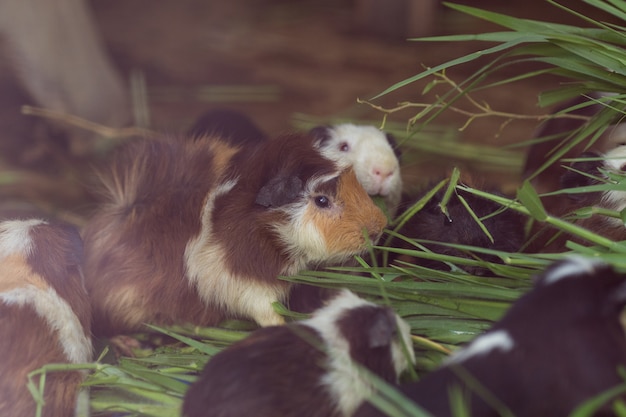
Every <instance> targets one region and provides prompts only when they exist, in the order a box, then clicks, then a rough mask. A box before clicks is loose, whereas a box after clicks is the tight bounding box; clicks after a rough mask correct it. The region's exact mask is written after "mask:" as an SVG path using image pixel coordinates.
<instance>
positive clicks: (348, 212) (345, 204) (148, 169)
mask: <svg viewBox="0 0 626 417" xmlns="http://www.w3.org/2000/svg"><path fill="white" fill-rule="evenodd" d="M316 142H317V139H315V138H313V137H311V136H309V135H284V136H279V137H277V138H275V139H272V140H267V141H264V142H262V143H261V144H259V145H258V146H255V147H252V148H249V147H243V148H241V147H238V146H234V145H233V144H232V143H230V142H229V141H228V140H222V139H220V138H218V137H214V138H212V139H211V140H209V138H205V139H204V140H201V141H158V140H150V139H146V140H141V141H133V142H132V143H129V144H128V145H127V146H125V147H122V148H121V149H120V150H119V152H117V154H116V155H115V156H114V157H113V160H112V162H111V163H110V165H109V167H108V168H106V169H105V170H104V171H102V173H101V178H102V181H103V184H104V186H105V190H104V192H105V201H104V203H103V204H101V205H100V207H99V209H97V210H96V211H95V213H94V215H93V216H92V218H91V219H90V220H89V221H88V223H87V225H86V226H85V228H84V232H83V233H84V240H85V278H86V282H87V290H88V292H89V294H90V297H91V301H92V306H93V315H94V332H95V333H96V334H101V335H105V336H106V335H115V334H119V333H126V332H133V331H137V330H141V329H142V326H143V324H144V323H153V324H161V325H164V324H172V323H184V322H187V323H193V324H197V325H205V326H208V325H215V324H217V323H219V322H220V321H221V320H223V319H224V318H228V317H239V318H248V319H252V320H254V321H256V322H257V323H258V324H259V325H261V326H268V325H276V324H282V323H283V318H282V317H281V316H280V315H279V314H277V313H276V312H275V311H274V309H273V307H272V303H273V302H275V301H282V302H287V301H288V298H289V292H290V287H291V285H290V284H289V283H288V282H286V281H284V280H279V279H277V278H278V277H279V276H289V275H293V274H296V273H297V272H299V271H301V270H303V269H310V268H313V267H317V266H323V265H327V264H338V263H342V262H344V261H347V260H349V259H351V258H352V256H354V255H355V254H359V253H362V252H364V251H365V250H366V249H367V247H368V245H369V244H370V240H372V241H376V240H377V239H378V238H379V237H380V235H381V233H382V230H383V228H384V227H385V226H386V218H385V216H384V214H383V213H382V211H381V210H380V209H379V208H378V207H376V205H375V204H374V203H373V201H372V200H371V199H370V197H369V196H368V195H367V193H366V192H365V190H364V189H363V187H362V186H361V185H360V184H359V182H358V181H357V178H356V175H355V174H354V171H353V170H352V168H351V167H350V166H349V165H348V164H343V163H340V162H337V161H333V160H329V159H327V158H325V157H324V156H323V155H322V154H321V152H320V151H319V149H318V146H317V144H316Z"/></svg>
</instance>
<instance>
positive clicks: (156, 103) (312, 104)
mask: <svg viewBox="0 0 626 417" xmlns="http://www.w3.org/2000/svg"><path fill="white" fill-rule="evenodd" d="M11 1H15V0H0V13H1V12H2V6H3V4H2V3H1V2H5V3H4V6H5V9H6V7H7V4H9V3H11ZM18 1H19V0H18ZM23 1H26V2H27V3H28V2H30V3H31V4H32V6H31V7H33V8H35V7H36V6H37V5H36V3H37V2H38V1H41V0H23ZM44 1H45V0H44ZM63 1H67V2H70V3H71V2H74V3H76V2H77V1H78V0H63ZM460 3H465V4H468V5H472V6H474V7H478V8H484V9H487V10H491V11H495V12H500V13H505V14H510V15H514V16H518V17H527V18H538V19H542V20H548V21H560V22H564V21H567V22H568V23H573V24H578V23H581V22H579V21H577V20H576V19H575V18H574V17H572V16H569V15H567V14H566V13H565V12H563V11H560V10H559V9H557V8H556V7H554V6H552V5H549V4H547V2H546V1H544V0H530V1H526V2H509V1H503V0H474V1H470V0H465V1H463V2H460ZM571 3H574V2H571ZM575 3H577V4H576V5H575V6H576V7H577V10H585V8H584V6H583V5H582V2H579V1H577V2H575ZM60 4H61V0H59V3H58V4H57V6H59V5H60ZM86 5H87V7H88V9H87V10H88V13H89V14H90V16H91V17H92V18H93V23H94V26H95V29H96V31H97V36H99V37H101V38H100V39H101V41H102V42H103V44H102V45H103V49H104V52H105V54H106V56H107V57H108V58H110V59H111V63H112V67H113V69H114V70H115V71H117V72H118V74H119V75H120V79H121V82H122V83H123V85H124V87H125V88H127V87H128V86H129V85H130V84H131V80H135V82H134V84H133V85H135V86H139V87H143V89H141V88H139V90H137V89H136V90H135V98H134V99H131V98H129V97H130V93H128V94H129V96H128V97H126V98H128V102H129V103H131V102H134V108H135V112H134V114H133V113H132V112H130V110H128V111H129V120H135V123H147V124H148V127H150V128H151V129H154V130H158V131H166V132H171V133H176V132H180V131H183V130H184V129H186V128H187V127H189V126H190V124H191V123H192V122H193V120H194V119H195V118H196V117H197V116H199V115H200V114H201V113H203V112H205V111H207V110H210V109H213V108H223V107H228V108H233V109H238V110H241V111H244V112H245V113H247V114H249V115H250V116H251V117H252V119H253V120H254V121H255V122H256V123H257V124H258V125H259V126H260V127H261V128H262V129H264V130H265V131H266V132H268V133H269V134H271V135H274V134H278V133H280V132H282V131H285V130H289V129H293V128H294V127H295V126H296V124H295V123H294V121H295V120H298V119H301V118H302V116H301V115H304V117H305V119H307V120H314V121H319V122H320V123H326V122H328V121H331V120H333V119H338V118H341V119H348V120H353V121H355V122H358V121H374V122H382V119H383V118H382V114H381V113H380V112H378V111H376V110H373V109H372V108H370V107H369V106H367V105H365V104H358V103H357V99H359V98H361V99H369V98H371V97H373V96H375V95H376V94H378V93H380V92H382V91H383V90H385V89H386V88H387V87H389V86H391V85H393V84H394V83H396V82H399V81H401V80H404V79H406V78H408V77H410V76H412V75H415V74H417V73H419V72H421V71H422V70H423V68H424V67H433V66H436V65H438V64H441V63H443V62H446V61H448V60H451V59H453V58H456V57H459V56H462V55H465V54H467V53H470V52H474V51H477V50H479V49H481V48H485V47H486V45H485V44H482V43H475V42H456V43H448V42H446V43H441V42H415V41H408V40H407V38H411V37H413V36H430V35H447V34H456V33H462V34H466V33H481V32H488V31H495V30H500V29H499V28H497V27H494V26H492V25H489V24H486V23H485V22H484V21H481V20H478V19H475V18H472V17H470V16H467V15H464V14H461V13H458V12H456V11H454V10H451V9H449V8H447V7H445V6H444V5H443V4H442V3H440V2H438V1H434V0H384V1H383V0H316V1H311V0H298V1H296V0H229V1H227V2H226V1H216V0H213V1H210V0H176V1H164V0H91V1H89V2H87V3H86ZM570 6H571V7H573V6H574V4H570ZM578 6H580V8H579V7H578ZM33 10H35V9H33ZM4 15H5V18H6V13H4ZM33 15H34V12H33ZM29 19H30V15H29ZM70 19H71V17H70ZM0 23H2V18H1V17H0ZM35 26H36V25H33V27H32V28H26V31H25V33H29V31H36V30H37V28H36V27H35ZM23 33H24V32H22V34H20V35H19V36H25V35H23ZM7 38H9V39H8V41H7ZM8 42H10V36H8V37H7V35H6V33H5V34H4V37H3V34H2V33H1V32H0V58H2V60H1V61H0V134H1V135H2V137H0V151H1V152H2V153H1V154H0V164H1V165H0V199H2V200H1V201H0V203H2V204H3V205H4V208H5V209H6V210H8V211H13V210H20V209H22V204H23V203H24V202H26V203H27V208H35V209H36V210H43V211H44V212H48V213H52V214H53V215H55V214H61V215H66V217H68V218H69V219H70V221H75V222H77V223H79V222H80V221H81V216H82V215H83V214H84V213H86V212H88V207H89V201H88V200H89V198H88V197H86V194H85V188H88V184H89V181H88V178H89V172H91V171H90V169H91V164H92V162H93V159H94V158H97V157H99V156H100V155H102V154H103V152H102V149H103V148H106V146H103V145H101V144H100V145H99V144H97V143H96V144H94V142H89V141H97V140H98V138H93V137H88V138H86V139H85V138H79V139H77V140H78V141H79V142H80V141H87V142H86V144H85V143H83V144H82V145H80V146H76V143H70V142H72V141H75V140H76V139H72V140H69V141H68V139H67V135H66V132H65V131H64V127H63V126H62V125H54V126H53V127H52V128H50V126H47V123H46V122H43V121H42V120H41V119H39V118H36V117H33V116H24V115H21V114H20V113H19V108H20V106H21V105H23V104H33V105H37V104H38V103H37V102H36V100H34V99H33V94H32V93H31V92H29V91H25V90H28V89H26V88H23V87H22V86H23V83H22V84H20V81H19V76H16V75H15V73H16V67H17V71H18V72H19V71H20V68H19V65H17V66H16V65H14V57H13V56H11V54H10V53H7V52H6V50H7V49H6V48H5V52H2V51H3V49H2V47H3V45H4V46H6V45H7V43H8ZM69 47H71V45H68V44H65V43H64V44H51V45H46V48H47V51H48V52H51V53H52V54H53V55H55V54H56V52H57V51H58V56H59V59H60V60H63V59H64V58H63V57H64V55H65V54H66V53H67V51H68V48H69ZM55 56H56V55H55ZM489 60H490V57H484V58H481V59H480V60H477V61H475V62H473V63H471V64H470V65H464V66H462V67H459V68H454V69H452V70H450V71H449V72H448V76H449V77H450V78H452V79H453V80H455V81H457V82H459V81H462V80H463V79H464V78H465V77H467V76H469V75H470V74H472V73H473V72H474V71H476V70H477V69H478V68H479V67H480V66H482V65H484V64H485V63H487V62H489ZM51 65H53V64H51ZM82 65H83V64H81V65H79V68H81V69H86V68H89V65H90V64H89V62H87V63H85V64H84V65H85V66H84V67H83V66H82ZM92 65H93V61H92ZM36 68H41V72H43V73H45V71H46V69H45V68H43V67H42V66H39V67H36ZM523 70H524V68H511V69H508V70H506V71H503V72H501V73H500V74H499V75H498V76H499V77H501V78H502V79H504V78H507V77H510V76H512V75H513V74H515V73H516V72H522V71H523ZM31 71H34V72H37V70H31ZM83 72H84V71H83ZM87 72H88V74H92V73H90V72H89V71H87ZM24 73H25V74H24ZM30 75H32V73H28V72H27V71H22V75H21V77H22V78H24V77H27V78H28V77H29V76H30ZM16 79H17V81H16ZM90 80H91V82H92V83H93V84H90V85H92V86H95V87H96V90H97V87H98V86H100V83H103V81H101V79H100V78H98V75H97V73H95V72H94V73H93V75H92V77H91V79H90ZM431 80H432V78H429V79H427V80H424V81H421V82H418V83H414V84H411V85H408V86H406V87H404V88H402V89H400V90H398V91H396V92H394V93H393V94H389V95H386V96H384V97H382V98H380V99H377V100H376V101H375V103H376V104H378V105H382V106H387V107H393V106H395V105H396V104H397V103H398V102H401V101H413V102H421V103H429V102H432V101H434V99H435V94H436V93H437V90H435V91H434V92H431V93H429V94H428V95H422V89H423V88H424V86H425V85H426V84H427V83H428V82H429V81H431ZM491 81H494V82H495V81H497V80H496V79H493V80H491ZM558 82H559V80H556V79H542V80H536V81H533V82H529V81H524V82H518V83H514V84H510V85H507V86H505V87H501V88H491V89H488V90H485V91H482V92H480V93H476V94H475V95H474V96H473V97H474V98H475V99H477V100H479V101H480V102H486V103H488V104H489V106H491V108H493V109H496V110H498V111H503V112H511V113H516V114H538V113H545V112H547V110H546V109H540V108H539V107H538V105H537V95H538V93H539V92H541V91H544V90H547V89H550V88H554V87H555V86H556V83H558ZM100 90H101V93H102V94H103V100H98V99H97V98H96V99H95V100H94V101H96V102H99V101H100V102H101V103H100V104H102V103H106V100H104V98H105V95H106V94H105V93H107V92H108V91H109V88H108V87H106V86H104V85H103V86H102V88H101V89H100ZM99 94H100V93H99ZM91 97H93V94H92V95H91ZM137 97H138V98H137ZM141 103H143V104H145V105H147V107H143V108H142V107H141V106H140V104H141ZM138 104H139V105H138ZM458 106H459V107H464V108H466V109H472V107H471V105H470V104H469V103H467V102H459V103H458ZM118 107H119V110H120V113H121V112H122V110H123V111H126V110H127V109H122V107H123V106H121V105H119V106H118ZM78 108H80V106H78ZM415 114H416V111H413V110H405V111H402V112H398V113H394V114H393V115H391V116H390V118H389V121H391V122H398V123H402V124H404V123H406V122H407V120H408V119H409V118H410V117H412V116H414V115H415ZM466 120H467V116H463V115H461V114H458V113H455V112H451V111H448V112H446V113H444V114H443V115H441V117H439V118H438V119H437V120H435V121H434V122H433V123H434V124H435V125H439V126H442V127H444V128H446V129H448V130H451V131H453V132H454V133H455V135H456V136H457V137H456V139H455V140H458V141H459V142H460V143H472V144H487V145H490V146H497V147H501V146H504V145H507V144H511V143H518V142H520V141H523V140H526V139H528V138H529V137H530V136H531V135H532V134H533V131H534V129H535V128H536V125H537V122H536V121H533V120H526V121H517V120H516V121H513V122H511V123H508V124H506V126H503V122H504V121H505V120H503V119H500V118H496V117H490V118H484V119H480V120H476V121H475V122H473V123H472V124H471V125H470V126H469V127H468V128H467V129H465V130H463V131H462V132H461V131H459V130H458V128H460V127H461V126H463V124H464V123H465V122H466ZM115 123H118V124H120V125H125V122H122V121H120V120H118V121H117V122H115ZM115 123H113V124H115ZM79 136H80V134H79ZM400 139H402V138H400ZM518 152H520V153H522V150H519V151H518ZM448 162H449V164H448ZM454 163H455V161H446V160H441V158H439V159H435V158H432V160H430V159H429V160H428V161H426V162H425V163H424V164H422V165H421V166H420V167H417V168H416V167H413V168H415V169H413V170H411V169H410V167H409V169H407V174H406V176H407V183H408V184H409V185H410V184H411V183H412V182H420V181H421V180H422V179H423V178H422V177H426V176H431V175H438V174H439V173H440V172H445V169H446V168H448V165H452V164H454ZM516 169H517V168H513V169H512V170H511V171H510V172H507V173H506V175H504V176H501V175H499V174H497V173H493V174H490V175H493V177H494V180H495V181H501V180H503V181H505V182H506V183H507V186H508V187H509V188H511V187H514V185H515V182H516V179H517V178H516V177H515V174H516V173H517V172H516V171H515V170H516ZM7 207H8V208H7ZM0 208H2V207H0ZM74 215H76V216H77V217H72V216H74Z"/></svg>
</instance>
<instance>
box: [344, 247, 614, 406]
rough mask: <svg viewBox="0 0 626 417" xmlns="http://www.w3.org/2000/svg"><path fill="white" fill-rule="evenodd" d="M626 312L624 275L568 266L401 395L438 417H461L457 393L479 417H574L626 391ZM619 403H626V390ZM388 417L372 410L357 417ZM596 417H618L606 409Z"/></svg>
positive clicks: (585, 263)
mask: <svg viewBox="0 0 626 417" xmlns="http://www.w3.org/2000/svg"><path fill="white" fill-rule="evenodd" d="M625 304H626V276H625V275H624V274H620V273H617V272H615V271H614V270H612V269H611V268H610V267H609V266H607V265H605V264H602V263H600V262H597V261H593V260H591V259H588V258H583V257H571V258H566V259H565V260H563V261H559V262H557V263H555V264H553V265H551V266H550V267H549V268H547V270H546V271H545V272H544V273H543V274H542V275H541V276H539V277H538V278H537V280H536V283H535V286H534V288H533V289H532V290H530V291H529V292H528V293H526V294H525V295H523V296H521V297H520V298H519V299H518V300H517V301H516V302H515V303H514V304H513V305H512V306H511V308H510V309H509V311H508V312H507V313H506V314H505V315H504V317H503V318H502V319H501V320H500V321H498V322H497V323H496V324H494V325H493V327H492V328H491V329H490V330H488V331H487V332H486V333H484V334H483V335H481V336H478V337H477V338H476V339H474V340H473V341H472V342H471V343H470V344H469V345H468V346H467V347H465V348H463V349H460V350H458V351H456V352H455V353H454V354H452V355H451V356H450V357H449V358H448V360H447V361H446V362H444V363H443V364H442V366H441V367H440V368H438V369H437V370H435V371H433V372H431V373H430V374H427V375H426V376H425V377H424V378H422V379H421V380H420V381H419V382H411V383H408V384H406V385H403V386H401V388H400V391H401V392H402V393H403V394H405V395H406V396H407V397H408V398H410V399H412V400H413V401H414V402H415V403H416V404H418V405H419V406H421V407H422V408H423V409H425V410H426V411H427V412H429V413H430V414H432V415H433V416H435V417H447V416H453V415H456V414H455V413H453V411H451V409H450V390H451V389H452V388H453V387H457V388H458V389H460V390H461V395H462V396H463V398H464V399H465V400H467V401H466V404H467V406H468V407H467V411H468V413H467V415H471V416H473V417H492V416H493V417H496V416H501V415H512V416H516V417H537V416H551V417H565V416H568V415H570V413H571V412H572V411H573V410H574V409H575V408H576V407H577V406H579V405H580V404H582V403H583V402H584V401H585V400H588V399H590V398H593V397H595V396H597V395H598V394H600V393H603V392H605V391H607V390H609V389H611V388H613V387H616V386H618V385H622V384H623V383H624V380H623V378H622V377H621V376H620V375H619V374H618V368H619V367H624V366H626V339H625V336H624V329H623V328H622V326H621V324H620V315H621V313H622V310H623V307H624V305H625ZM619 395H620V396H621V397H620V398H621V399H622V400H623V399H625V398H626V397H625V396H624V394H623V390H622V391H621V394H619ZM505 411H508V412H507V413H506V414H505ZM384 415H385V414H383V413H381V412H380V411H378V410H377V409H375V407H374V406H372V405H371V404H367V405H364V406H363V407H362V408H361V409H360V410H359V411H357V412H356V413H355V416H356V417H375V416H384ZM595 415H607V416H608V415H614V414H613V413H612V410H610V408H609V407H608V406H607V407H606V408H602V409H601V410H600V414H595Z"/></svg>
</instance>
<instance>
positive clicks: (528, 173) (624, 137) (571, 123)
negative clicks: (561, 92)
mask: <svg viewBox="0 0 626 417" xmlns="http://www.w3.org/2000/svg"><path fill="white" fill-rule="evenodd" d="M610 96H611V94H608V93H601V92H595V93H590V94H588V95H587V96H582V95H581V96H578V97H575V98H574V99H572V100H570V101H568V102H566V103H565V104H563V105H561V106H560V107H558V108H557V109H555V111H554V114H555V115H556V114H558V113H560V112H563V111H566V110H567V109H569V108H571V107H575V106H583V107H580V108H577V109H574V110H571V111H569V112H568V114H572V115H577V116H583V117H588V118H591V117H593V116H595V115H596V114H598V113H599V112H600V111H601V110H603V109H606V108H607V105H603V104H601V103H600V101H604V102H606V103H609V104H610V102H609V101H606V100H607V97H610ZM586 103H587V105H585V104H586ZM610 106H611V107H616V106H619V103H613V104H610ZM621 117H622V112H621V111H618V110H615V118H616V120H617V119H618V118H621ZM586 123H587V121H585V120H584V119H571V118H559V117H555V118H551V119H549V120H547V121H546V122H545V123H543V124H542V125H541V127H540V128H539V129H538V130H537V132H536V133H535V135H534V137H535V139H539V138H553V140H542V141H539V142H537V143H535V144H533V145H531V147H530V148H529V150H528V153H527V156H526V162H525V165H524V168H523V174H522V176H523V178H531V177H532V179H531V184H532V185H533V187H534V188H535V190H537V192H538V193H540V194H543V193H548V192H552V191H557V190H559V189H560V182H559V181H560V178H561V176H562V175H563V174H564V173H565V168H563V166H562V163H561V161H556V162H555V163H553V164H552V165H550V166H548V167H547V168H546V169H545V170H544V171H542V172H541V173H539V174H538V175H534V174H535V172H536V171H537V170H538V169H539V168H540V167H541V166H542V165H543V164H545V163H546V162H547V161H548V160H549V159H550V158H551V157H552V156H553V153H554V148H555V147H556V146H557V145H558V144H559V143H560V142H561V141H562V140H563V139H565V138H567V137H568V136H571V135H572V134H573V133H574V132H575V131H576V130H577V129H580V128H582V127H583V126H584V125H585V124H586ZM625 129H626V126H625V125H624V124H622V123H617V124H614V125H612V126H610V127H609V128H608V129H607V130H606V131H605V132H604V133H602V134H601V135H600V136H599V137H598V138H596V139H594V142H593V144H592V143H591V141H590V140H591V138H585V139H583V140H582V141H581V142H580V143H579V144H577V145H575V146H574V147H573V148H572V149H570V150H569V151H568V152H566V153H565V155H563V157H562V158H575V157H576V156H578V155H580V154H581V153H583V152H585V151H592V152H600V153H603V152H607V151H609V150H611V149H613V148H615V147H616V146H619V145H621V144H623V143H625V142H626V130H625Z"/></svg>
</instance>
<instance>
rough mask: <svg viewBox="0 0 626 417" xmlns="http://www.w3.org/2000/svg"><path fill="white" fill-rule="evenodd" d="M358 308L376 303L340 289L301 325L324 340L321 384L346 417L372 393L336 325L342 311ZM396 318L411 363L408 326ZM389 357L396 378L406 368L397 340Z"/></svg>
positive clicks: (411, 350) (371, 388)
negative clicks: (311, 329) (325, 357)
mask: <svg viewBox="0 0 626 417" xmlns="http://www.w3.org/2000/svg"><path fill="white" fill-rule="evenodd" d="M361 306H376V304H374V303H371V302H369V301H366V300H364V299H362V298H359V297H358V296H356V295H355V294H354V293H352V292H351V291H349V290H343V291H341V293H339V295H338V296H336V297H335V298H333V299H332V300H331V301H330V303H329V304H328V305H327V306H325V307H323V308H321V309H320V310H317V311H316V312H315V313H314V315H313V317H311V318H310V319H308V320H304V321H303V322H302V324H305V325H308V326H310V327H312V328H314V329H315V330H317V331H318V332H319V333H320V335H321V336H322V339H323V340H324V343H325V345H326V348H327V354H328V358H329V362H328V364H327V365H328V369H327V372H326V373H325V374H324V377H323V379H322V383H323V384H324V385H325V386H326V387H327V388H328V390H329V392H330V395H331V397H332V398H333V401H334V403H335V404H336V408H337V410H339V411H340V412H341V415H342V416H346V417H347V416H351V415H352V414H353V412H354V411H355V410H356V408H357V407H358V406H359V405H360V404H361V403H362V402H363V400H364V399H365V398H366V397H367V396H369V395H371V394H372V393H373V392H374V389H373V387H372V386H371V384H370V383H369V381H368V380H367V378H366V377H365V376H364V375H363V373H362V372H361V371H360V369H359V366H358V365H357V364H355V363H354V362H353V361H352V358H351V357H350V345H349V343H348V341H347V340H346V339H345V338H344V337H343V335H342V334H341V331H340V329H339V328H338V327H337V325H336V320H337V318H338V317H340V316H341V315H342V314H343V313H344V312H345V311H347V310H351V309H354V308H357V307H361ZM396 319H397V321H398V324H399V326H398V330H399V331H400V332H401V334H402V338H403V339H404V343H405V344H406V346H407V348H408V351H409V353H410V355H411V361H413V360H414V357H413V349H412V345H411V340H410V333H409V326H408V325H407V324H406V323H405V322H404V321H403V320H402V319H400V318H399V317H397V316H396ZM391 356H392V361H393V366H394V368H395V370H396V375H399V374H400V373H401V372H402V371H404V370H405V369H406V368H407V366H408V361H407V360H406V357H405V356H404V354H403V351H402V348H401V346H400V344H399V343H398V342H397V341H394V343H393V344H392V352H391Z"/></svg>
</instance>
